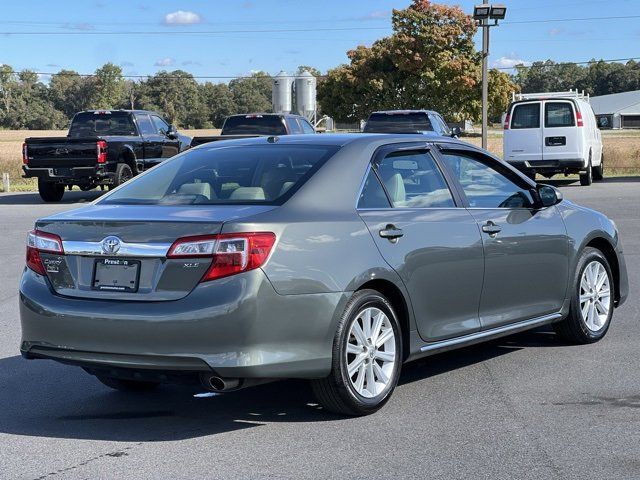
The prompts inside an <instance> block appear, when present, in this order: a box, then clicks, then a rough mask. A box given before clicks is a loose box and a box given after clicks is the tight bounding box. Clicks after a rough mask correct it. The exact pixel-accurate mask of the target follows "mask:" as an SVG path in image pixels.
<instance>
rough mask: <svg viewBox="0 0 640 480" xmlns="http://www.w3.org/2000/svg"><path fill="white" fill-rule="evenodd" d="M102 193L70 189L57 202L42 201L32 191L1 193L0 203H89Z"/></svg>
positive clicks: (99, 191)
mask: <svg viewBox="0 0 640 480" xmlns="http://www.w3.org/2000/svg"><path fill="white" fill-rule="evenodd" d="M103 193H105V192H103V191H101V190H89V191H88V192H81V191H77V190H72V191H70V192H64V196H63V197H62V200H60V201H59V202H51V203H49V202H45V201H43V200H42V199H41V198H40V195H39V194H38V193H34V192H25V193H3V194H0V205H58V204H72V203H89V202H93V201H94V200H95V199H96V198H98V197H100V196H101V195H102V194H103Z"/></svg>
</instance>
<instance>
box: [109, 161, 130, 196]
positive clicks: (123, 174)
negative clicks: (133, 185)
mask: <svg viewBox="0 0 640 480" xmlns="http://www.w3.org/2000/svg"><path fill="white" fill-rule="evenodd" d="M132 178H133V171H132V170H131V167H130V166H129V165H127V164H126V163H119V164H118V166H117V167H116V175H115V177H114V179H113V183H112V184H111V185H109V190H113V189H114V188H116V187H119V186H120V185H122V184H123V183H125V182H126V181H128V180H131V179H132Z"/></svg>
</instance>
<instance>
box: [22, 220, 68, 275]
mask: <svg viewBox="0 0 640 480" xmlns="http://www.w3.org/2000/svg"><path fill="white" fill-rule="evenodd" d="M40 253H56V254H58V255H64V249H63V248H62V239H61V238H60V237H59V236H58V235H54V234H53V233H46V232H41V231H40V230H31V231H30V232H29V233H28V234H27V267H29V268H30V269H31V270H33V271H34V272H36V273H39V274H40V275H45V273H46V272H45V268H44V265H43V263H42V259H41V258H40Z"/></svg>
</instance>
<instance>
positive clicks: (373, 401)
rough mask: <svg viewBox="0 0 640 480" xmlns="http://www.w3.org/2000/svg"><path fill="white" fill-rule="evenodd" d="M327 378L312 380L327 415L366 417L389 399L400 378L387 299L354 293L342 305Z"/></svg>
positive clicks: (395, 326) (398, 343)
mask: <svg viewBox="0 0 640 480" xmlns="http://www.w3.org/2000/svg"><path fill="white" fill-rule="evenodd" d="M332 353H333V361H332V366H331V373H330V375H329V376H328V377H326V378H323V379H319V380H312V382H311V386H312V389H313V392H314V394H315V395H316V397H317V399H318V401H319V402H320V403H321V404H322V405H323V406H324V408H325V409H326V410H328V411H331V412H335V413H339V414H344V415H368V414H370V413H373V412H375V411H377V410H379V409H380V408H382V406H383V405H384V404H385V403H386V402H387V401H388V400H389V398H390V397H391V394H392V393H393V390H394V389H395V387H396V385H397V383H398V378H399V376H400V368H401V364H402V358H403V357H402V340H401V331H400V325H399V323H398V319H397V316H396V314H395V311H394V310H393V307H392V306H391V304H390V303H389V301H388V300H387V299H386V298H385V297H384V296H383V295H381V294H380V293H379V292H377V291H375V290H360V291H358V292H356V293H354V294H353V297H352V298H351V299H350V300H349V303H347V306H346V307H345V311H344V313H343V314H342V317H341V319H340V322H339V324H338V330H337V332H336V335H335V337H334V341H333V352H332Z"/></svg>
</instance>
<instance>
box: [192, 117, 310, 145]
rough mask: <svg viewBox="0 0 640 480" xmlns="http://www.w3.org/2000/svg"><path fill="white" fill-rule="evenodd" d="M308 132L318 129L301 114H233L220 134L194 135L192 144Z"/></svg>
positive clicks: (225, 122) (227, 119)
mask: <svg viewBox="0 0 640 480" xmlns="http://www.w3.org/2000/svg"><path fill="white" fill-rule="evenodd" d="M307 133H316V129H315V128H313V126H312V125H311V123H309V121H308V120H307V119H306V118H304V117H303V116H301V115H293V114H291V113H249V114H246V115H231V116H230V117H227V118H226V119H225V121H224V124H223V125H222V132H221V133H220V135H213V136H206V137H193V140H192V141H191V146H192V147H195V146H197V145H202V144H203V143H209V142H217V141H219V140H235V139H238V138H247V137H261V136H267V135H273V136H279V135H297V134H307Z"/></svg>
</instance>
